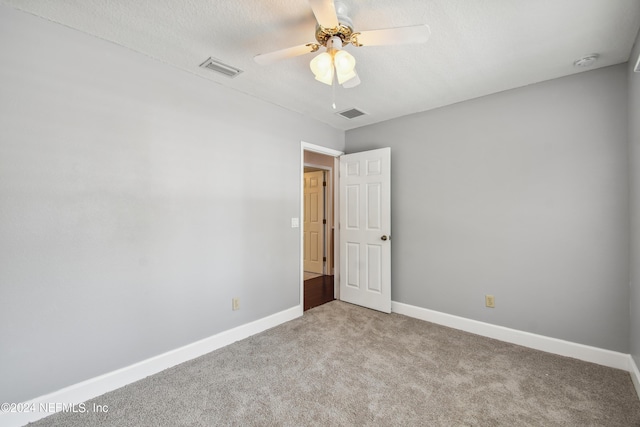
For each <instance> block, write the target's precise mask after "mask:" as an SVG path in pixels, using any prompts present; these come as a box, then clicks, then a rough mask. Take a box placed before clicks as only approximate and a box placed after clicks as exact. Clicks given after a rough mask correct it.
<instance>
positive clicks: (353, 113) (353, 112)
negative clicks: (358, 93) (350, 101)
mask: <svg viewBox="0 0 640 427" xmlns="http://www.w3.org/2000/svg"><path fill="white" fill-rule="evenodd" d="M336 114H338V115H340V116H342V117H344V118H345V119H349V120H351V119H355V118H356V117H360V116H364V115H365V114H367V113H365V112H364V111H360V110H358V109H356V108H350V109H348V110H344V111H341V112H339V113H336Z"/></svg>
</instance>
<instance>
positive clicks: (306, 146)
mask: <svg viewBox="0 0 640 427" xmlns="http://www.w3.org/2000/svg"><path fill="white" fill-rule="evenodd" d="M305 151H313V152H315V153H319V154H324V155H326V156H330V157H334V162H333V164H334V166H333V171H334V179H335V181H336V188H334V195H333V200H332V204H333V217H334V218H336V223H334V227H335V236H334V241H333V254H334V276H333V286H334V294H335V295H336V298H337V299H339V297H340V274H339V272H340V252H339V246H340V245H339V244H336V242H339V241H340V230H339V227H337V226H336V225H337V222H338V219H339V218H340V216H339V215H340V212H339V211H338V205H339V203H335V201H336V200H340V199H339V197H340V195H339V188H338V187H339V185H338V180H339V179H340V178H339V176H340V174H339V173H337V171H339V169H336V163H337V162H338V160H339V157H340V156H342V155H343V154H344V152H342V151H338V150H334V149H333V148H328V147H323V146H321V145H316V144H311V143H309V142H305V141H300V170H299V171H298V185H299V186H300V191H299V196H300V206H299V211H298V218H299V221H300V220H302V218H304V187H303V185H302V180H303V179H304V152H305ZM339 166H340V165H339V164H338V167H339ZM298 234H299V240H300V245H299V246H300V256H299V257H298V262H299V264H300V265H299V269H298V270H299V271H298V274H299V277H300V313H301V314H302V313H303V312H304V240H303V239H304V233H303V230H302V226H300V228H299V230H298Z"/></svg>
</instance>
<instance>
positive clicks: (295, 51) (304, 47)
mask: <svg viewBox="0 0 640 427" xmlns="http://www.w3.org/2000/svg"><path fill="white" fill-rule="evenodd" d="M316 50H318V45H317V44H315V43H308V44H301V45H299V46H293V47H288V48H286V49H280V50H276V51H274V52H269V53H261V54H258V55H256V56H254V57H253V60H254V61H256V62H257V63H258V64H260V65H268V64H273V63H274V62H276V61H279V60H281V59H287V58H293V57H294V56H300V55H304V54H305V53H310V52H315V51H316Z"/></svg>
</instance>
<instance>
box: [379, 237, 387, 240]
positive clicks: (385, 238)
mask: <svg viewBox="0 0 640 427" xmlns="http://www.w3.org/2000/svg"><path fill="white" fill-rule="evenodd" d="M380 239H382V240H387V239H388V237H387V236H382V237H381V238H380Z"/></svg>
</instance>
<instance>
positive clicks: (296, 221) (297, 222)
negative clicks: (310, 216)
mask: <svg viewBox="0 0 640 427" xmlns="http://www.w3.org/2000/svg"><path fill="white" fill-rule="evenodd" d="M298 227H300V218H291V228H298Z"/></svg>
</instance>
